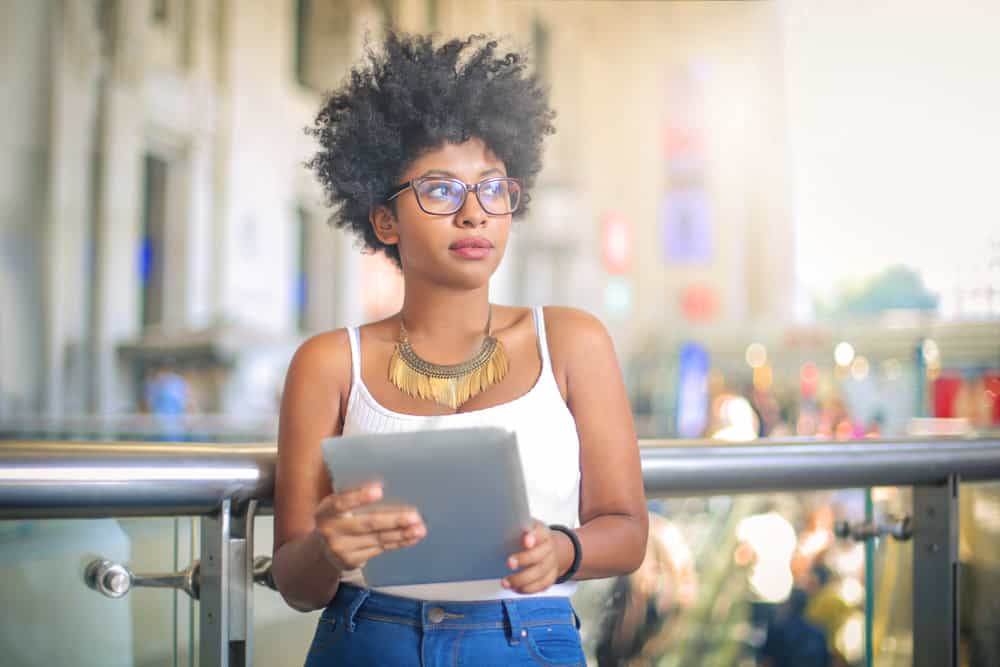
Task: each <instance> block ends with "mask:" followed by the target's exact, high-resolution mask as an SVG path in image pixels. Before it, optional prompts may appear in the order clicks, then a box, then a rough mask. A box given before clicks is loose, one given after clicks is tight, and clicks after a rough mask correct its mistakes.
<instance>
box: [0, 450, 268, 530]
mask: <svg viewBox="0 0 1000 667" xmlns="http://www.w3.org/2000/svg"><path fill="white" fill-rule="evenodd" d="M275 455H276V450H275V447H274V445H273V444H261V445H229V444H218V443H212V444H191V443H151V442H103V443H98V442H44V441H43V442H25V441H15V442H0V519H14V518H23V519H26V518H97V517H121V516H199V515H204V514H208V513H210V512H214V511H216V510H217V509H218V508H219V507H220V506H221V504H222V500H223V499H224V498H231V499H233V501H234V502H235V503H237V504H238V503H240V502H241V501H243V500H247V499H251V498H259V499H262V500H265V501H266V502H267V503H270V501H271V497H272V495H273V493H274V462H275Z"/></svg>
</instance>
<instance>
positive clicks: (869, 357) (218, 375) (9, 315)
mask: <svg viewBox="0 0 1000 667" xmlns="http://www.w3.org/2000/svg"><path fill="white" fill-rule="evenodd" d="M998 25H1000V4H997V3H988V2H978V1H974V0H964V1H962V0H960V1H957V2H950V3H947V4H945V3H941V2H930V1H927V2H913V1H912V0H910V1H903V0H881V1H879V2H862V1H860V0H843V1H841V2H835V3H831V2H822V1H820V0H758V1H746V2H735V1H734V2H694V1H690V2H688V1H686V2H667V1H664V2H605V1H597V0H595V1H592V2H568V1H567V2H529V1H523V2H520V1H513V0H246V1H245V2H244V1H241V2H236V1H233V0H218V1H213V0H63V1H58V0H45V1H42V0H40V1H37V2H36V1H32V0H0V31H2V40H0V44H2V46H0V48H2V50H3V59H2V62H0V71H2V77H0V91H2V92H0V98H2V99H3V104H2V106H0V117H2V118H3V119H4V122H2V123H0V144H2V146H3V150H2V151H0V435H6V436H7V437H11V436H15V437H40V438H43V437H60V438H66V437H69V438H79V439H87V438H101V437H104V438H107V437H115V438H123V439H124V438H132V439H144V438H145V439H166V440H173V441H176V440H185V439H187V440H206V439H212V440H218V441H240V440H247V439H252V438H258V439H268V438H273V436H274V433H275V430H276V415H277V405H278V400H279V396H280V391H281V385H282V381H283V377H284V372H285V369H286V366H287V363H288V361H289V359H290V357H291V354H292V352H293V351H294V349H295V347H296V346H297V345H298V344H299V343H301V342H302V341H303V340H304V339H305V338H306V337H308V336H309V335H310V334H313V333H316V332H319V331H322V330H326V329H330V328H335V327H341V326H344V325H349V324H360V323H362V322H364V321H367V320H370V319H372V318H378V317H382V316H385V315H387V314H389V313H392V312H394V311H395V310H396V309H397V308H398V306H399V304H400V302H401V295H402V291H401V290H402V284H401V278H400V276H399V274H398V272H397V271H396V270H395V269H394V268H393V267H392V266H391V265H390V264H389V263H388V262H387V261H385V260H384V259H383V258H382V257H381V256H373V255H366V254H363V253H362V252H361V251H360V250H359V248H358V245H357V243H356V242H355V240H354V239H353V238H351V237H348V236H346V235H345V234H343V233H342V232H340V231H338V230H335V229H333V228H331V227H330V226H329V224H328V221H329V218H330V211H328V210H327V209H326V208H325V207H324V205H323V195H322V193H321V192H320V191H319V189H318V187H317V185H316V183H315V182H314V181H313V180H312V178H311V175H310V173H309V172H308V171H307V170H306V169H305V167H304V166H303V163H304V162H305V161H306V160H307V159H309V157H310V156H311V154H312V153H313V152H314V150H315V147H314V145H313V143H312V140H311V138H310V137H308V136H307V135H306V134H305V133H304V131H303V128H305V127H306V126H307V125H309V124H310V122H311V120H312V118H313V116H314V115H315V113H316V112H317V110H318V108H319V105H320V103H321V100H322V98H323V94H324V91H327V90H329V89H331V88H333V87H335V86H337V85H338V84H339V83H340V82H341V81H343V79H344V77H345V76H346V75H347V73H348V72H349V69H350V67H351V65H352V64H353V63H355V62H357V61H358V60H359V59H360V58H361V57H362V56H363V49H364V44H365V40H366V36H367V38H369V39H370V40H372V41H373V42H377V41H378V39H379V35H380V34H381V32H382V31H383V30H385V29H386V28H387V27H390V26H391V27H395V28H398V29H402V30H405V31H413V32H436V33H439V34H441V35H442V36H461V35H466V34H469V33H472V32H489V33H494V34H496V35H497V36H499V37H501V38H502V39H503V40H504V41H505V42H506V43H507V44H508V45H509V46H510V47H511V48H517V49H519V50H522V51H525V52H527V53H528V54H529V55H530V56H531V58H532V61H533V66H534V68H535V70H536V72H537V73H538V75H539V76H540V77H541V79H542V80H543V81H544V82H545V85H546V86H547V87H548V88H549V90H550V94H551V103H552V105H553V106H554V107H555V109H556V110H557V112H558V118H557V121H556V124H557V128H558V131H557V134H556V135H554V136H553V137H551V138H550V139H549V141H548V144H547V150H546V156H545V169H544V171H543V173H542V175H541V177H540V179H539V182H538V184H537V186H536V188H535V189H534V191H532V193H531V195H532V198H533V200H534V205H533V208H532V211H531V213H530V215H529V217H527V218H525V219H523V220H522V221H520V222H518V223H517V224H516V225H515V231H514V235H513V240H512V242H511V245H510V247H509V250H508V256H507V257H506V258H505V260H504V264H503V265H502V267H501V270H500V271H499V273H498V274H497V276H496V277H495V279H494V281H493V283H492V285H491V290H492V298H493V299H494V300H495V301H498V302H501V303H510V304H519V305H536V304H564V305H570V306H576V307H580V308H584V309H587V310H589V311H591V312H593V313H595V314H596V315H598V316H599V317H600V318H601V319H602V320H603V321H604V322H605V324H606V325H607V326H608V328H609V329H610V331H611V332H612V335H613V337H614V339H615V342H616V346H617V350H618V353H619V357H620V361H621V364H622V367H623V370H624V372H625V376H626V382H627V385H628V388H629V392H630V396H631V400H632V405H633V409H634V412H635V416H636V421H637V425H638V429H639V434H640V437H642V438H703V437H715V438H718V439H722V440H727V441H746V440H753V439H755V438H759V437H802V438H814V437H818V438H832V439H836V440H850V439H855V438H862V437H871V436H902V435H914V434H931V435H947V434H961V433H973V432H978V433H988V432H990V431H993V430H996V429H997V428H998V427H1000V198H998V197H997V196H996V193H997V185H996V183H995V179H996V173H997V170H996V168H995V162H996V156H997V155H1000V129H998V125H997V122H996V119H997V118H1000V85H998V83H1000V46H998V44H1000V43H998V42H997V41H996V39H995V32H996V26H998ZM897 491H898V490H896V489H885V490H876V491H875V492H874V493H873V494H869V497H868V499H867V500H868V502H869V503H871V502H874V503H876V504H878V503H880V502H881V503H886V504H887V505H886V506H887V507H888V506H891V505H892V504H893V503H898V502H904V503H905V498H902V497H901V495H902V494H900V493H899V492H897ZM996 496H997V494H995V493H992V494H991V493H988V492H986V491H984V492H983V494H982V495H981V499H980V501H979V502H980V504H979V505H977V506H976V507H972V506H971V505H970V506H969V508H968V511H969V512H978V514H975V516H976V517H977V518H978V519H977V521H978V522H977V523H976V525H977V526H979V529H980V531H985V532H980V533H977V534H976V535H978V537H977V536H976V535H972V536H971V537H969V541H967V555H968V557H969V558H970V559H972V558H973V556H972V555H971V554H980V555H981V557H982V558H985V559H987V560H991V559H993V560H995V558H996V557H995V555H993V554H992V553H991V552H992V551H994V549H976V548H974V547H975V545H976V544H978V543H980V542H978V541H979V540H982V542H981V543H982V544H989V543H990V542H989V541H988V540H992V539H995V538H996V537H997V536H998V535H1000V521H998V520H997V519H996V517H1000V503H998V502H997V500H996ZM864 504H865V495H864V493H862V492H850V491H843V492H837V493H835V494H834V493H830V494H819V493H816V494H808V495H807V496H774V495H772V496H768V497H766V498H765V497H756V496H755V497H752V498H750V497H740V498H714V499H700V500H686V501H681V500H677V501H669V502H668V501H662V502H651V511H653V512H654V515H655V516H656V517H657V520H656V521H654V529H655V530H656V531H658V532H657V533H656V535H657V536H658V537H657V538H656V539H655V540H652V541H651V544H652V545H655V549H654V547H653V546H651V549H654V552H651V555H650V558H649V559H647V563H654V564H658V565H655V566H652V569H648V568H645V569H644V570H640V574H638V575H636V576H637V577H639V578H638V579H633V580H631V581H632V583H631V584H629V583H628V581H626V580H623V581H624V583H623V581H618V582H607V586H608V587H607V588H604V589H600V588H593V587H592V588H591V589H586V588H585V587H584V588H583V589H582V591H581V601H580V604H581V605H584V606H585V605H586V604H587V602H586V600H587V596H588V595H590V596H591V599H592V600H593V601H594V602H593V605H594V607H595V608H597V607H601V608H605V607H607V606H608V605H611V606H614V605H612V604H611V603H610V602H608V601H609V600H617V601H618V602H615V603H614V604H618V605H619V607H617V608H616V609H617V611H615V614H617V615H612V616H609V617H608V618H619V619H624V618H625V617H626V616H625V610H626V609H627V608H628V604H631V602H628V601H635V600H640V602H636V603H635V604H638V605H639V607H636V609H637V610H638V611H635V612H634V614H633V616H631V617H628V618H630V619H631V621H629V622H631V623H633V625H631V626H629V625H627V623H626V622H625V621H624V620H623V621H621V622H620V623H619V625H617V626H616V625H614V623H618V622H619V621H611V620H608V621H606V622H604V625H603V626H602V625H601V624H600V623H596V622H595V623H594V624H592V627H594V628H595V629H594V630H593V631H592V632H593V633H594V634H592V635H591V636H590V639H591V644H590V645H589V646H590V649H589V650H591V652H592V653H593V654H594V656H596V655H597V653H599V652H600V651H601V650H603V651H604V652H605V661H604V662H601V663H600V664H601V665H605V664H625V663H626V662H627V661H628V660H646V662H641V661H640V662H637V663H636V664H653V663H652V662H650V661H651V660H653V658H650V657H649V656H652V655H656V656H661V657H660V658H657V660H660V662H656V663H655V664H664V665H684V664H698V665H702V664H704V665H707V664H719V665H731V664H732V665H743V664H755V663H754V661H755V660H758V659H760V660H763V659H764V658H763V657H762V655H761V651H762V650H763V648H762V647H763V646H764V642H765V636H766V633H764V634H762V633H763V632H764V631H763V628H765V627H766V626H767V623H768V622H769V621H768V618H769V617H768V614H769V613H771V612H767V611H766V609H768V608H770V609H772V611H773V610H774V609H777V608H779V606H780V605H788V604H791V603H793V602H794V601H795V596H794V595H792V592H793V588H794V589H795V590H804V591H807V592H808V593H809V595H810V596H812V597H811V598H810V603H815V599H816V597H817V595H818V592H819V591H827V592H830V591H835V592H836V595H834V596H833V598H835V599H836V600H839V602H831V601H830V599H828V598H829V596H828V598H823V597H821V596H820V598H819V599H820V603H822V604H821V605H820V606H821V609H820V610H819V611H816V608H815V605H814V607H813V610H812V612H811V613H813V614H814V615H815V616H816V618H818V619H820V620H817V621H816V623H817V624H820V625H822V623H823V622H826V623H828V625H829V628H828V630H829V632H828V633H827V634H828V638H829V641H830V645H831V647H834V644H835V641H839V642H840V644H839V645H838V646H839V648H837V649H836V651H835V655H836V656H838V659H839V660H841V661H842V662H843V664H862V663H861V662H859V661H863V660H864V659H865V655H864V650H863V644H864V641H863V637H869V639H872V637H871V636H869V635H871V634H872V633H881V634H876V636H874V640H875V642H876V644H877V646H876V648H878V649H879V650H881V655H882V656H883V660H884V661H889V662H883V663H880V664H894V663H892V662H891V661H890V658H889V657H886V656H890V655H897V654H898V655H901V656H903V658H901V659H903V660H904V661H905V659H906V657H907V654H906V638H905V637H903V638H899V637H897V636H896V635H894V634H893V628H892V621H891V619H892V617H893V615H892V613H889V612H887V615H886V616H885V617H884V618H883V621H884V622H883V625H882V627H881V628H879V625H878V621H877V618H876V621H875V622H874V623H873V621H872V620H871V614H869V618H868V621H867V626H866V625H865V623H866V622H865V619H864V617H863V616H861V615H859V614H860V610H861V608H862V607H863V604H862V602H861V601H862V600H863V598H864V596H865V589H864V584H865V581H864V570H865V560H864V554H863V552H862V551H859V549H862V547H861V545H853V546H837V545H836V544H834V540H833V534H832V525H833V517H834V515H836V516H837V517H838V518H842V517H844V516H848V517H849V516H859V515H863V513H864ZM977 508H978V509H977ZM984 508H985V509H984ZM983 517H987V518H989V520H988V521H987V520H986V519H983ZM990 517H992V518H990ZM963 530H964V527H963ZM192 534H193V533H192ZM762 535H763V536H764V537H761V536H762ZM776 535H785V536H786V537H787V539H785V538H781V539H778V538H776V537H775V536H776ZM191 539H193V538H191ZM720 540H722V541H721V542H720ZM810 540H811V541H810ZM174 544H175V547H176V537H175V543H174ZM720 544H721V545H722V548H720ZM993 544H995V542H994V543H993ZM890 547H891V543H887V544H886V548H890ZM719 554H721V556H719ZM980 555H977V556H975V558H980ZM765 556H767V557H766V558H765ZM713 558H715V560H712V559H713ZM768 558H770V559H774V561H775V562H778V563H779V564H780V566H779V567H778V570H777V571H776V572H777V574H775V575H774V576H773V577H770V578H768V577H767V576H764V575H763V574H761V573H760V572H756V570H754V568H756V567H757V565H759V564H760V563H761V562H764V561H767V560H768ZM893 558H896V556H893ZM899 558H904V557H903V556H899ZM904 560H905V558H904ZM880 562H881V561H880ZM886 562H890V564H891V568H896V567H897V565H898V564H893V563H896V561H895V560H892V559H890V560H889V561H886ZM790 563H791V565H789V564H790ZM880 567H881V566H880ZM898 567H899V568H904V567H905V564H904V565H898ZM647 569H648V572H646V575H642V574H641V573H642V572H644V571H646V570H647ZM986 570H988V571H989V572H996V571H997V566H996V564H995V563H989V564H988V567H986ZM887 571H896V570H895V569H890V570H887ZM898 571H899V572H904V570H903V569H899V570H898ZM643 576H645V577H646V578H645V579H642V577H643ZM984 576H985V575H984ZM989 576H995V575H992V574H990V575H989ZM755 577H757V578H756V579H755ZM900 577H903V578H905V575H904V574H900ZM642 582H645V583H642ZM615 586H617V587H618V588H615ZM831 586H832V587H833V588H830V587H831ZM887 586H888V587H887V588H886V591H885V596H887V597H886V599H887V600H892V599H895V598H893V596H894V595H896V593H895V589H894V588H892V586H889V585H887ZM630 587H631V588H630ZM643 587H645V588H643ZM588 590H589V591H590V592H589V593H588ZM635 590H643V591H646V593H644V594H643V595H644V597H643V596H638V597H637V596H636V595H635V594H634V591H635ZM629 591H633V593H629ZM727 591H728V593H726V595H728V596H729V597H726V596H723V595H722V593H723V592H727ZM616 596H617V597H616ZM630 596H631V597H630ZM720 596H722V597H720ZM737 598H738V599H740V600H744V599H745V600H747V601H749V604H747V605H735V604H733V599H737ZM650 600H652V601H650ZM647 602H648V609H647V608H646V607H643V606H642V605H645V604H647ZM820 603H816V604H820ZM896 603H897V604H900V605H903V607H898V608H899V609H901V608H905V604H906V601H905V600H902V601H900V600H896ZM823 604H825V605H826V606H825V607H823V606H822V605H823ZM886 604H888V602H887V603H886ZM277 605H278V606H280V602H278V603H277ZM602 605H603V606H602ZM657 605H659V606H657ZM754 605H758V606H754ZM759 605H764V607H760V606H759ZM767 605H770V607H767ZM838 605H839V606H838ZM277 608H278V607H275V609H277ZM782 608H784V607H782ZM760 609H765V611H760ZM889 609H892V607H889ZM869 611H870V610H869ZM647 612H648V613H647ZM682 612H683V613H682ZM275 613H276V614H277V613H278V612H275ZM595 613H596V612H595ZM824 614H825V615H826V616H824ZM983 618H984V619H985V618H986V617H985V616H984V617H983ZM823 619H825V620H823ZM831 619H832V620H831ZM173 622H174V623H175V632H176V623H177V622H178V621H177V619H176V617H175V618H174V621H173ZM984 622H985V621H984ZM623 624H624V625H623ZM852 624H853V625H852ZM904 625H905V624H904ZM601 627H603V630H600V632H598V629H599V628H601ZM706 627H711V628H713V632H714V634H712V633H709V632H707V630H706V629H705V628H706ZM616 628H617V629H616ZM622 628H625V629H624V630H623V629H622ZM310 631H311V630H310ZM615 632H618V633H619V634H618V635H615ZM623 633H624V634H623ZM834 635H836V639H835V637H834ZM615 636H618V637H619V639H618V640H617V641H618V643H617V644H615V642H614V641H612V639H611V638H613V637H615ZM970 636H971V635H970ZM983 636H984V637H985V636H987V635H983ZM621 637H630V638H631V639H630V641H631V642H632V644H629V642H626V641H625V640H623V639H621ZM636 638H639V639H636ZM882 640H884V641H882ZM889 640H891V641H889ZM970 641H972V640H970ZM601 642H604V643H603V644H602V643H601ZM623 642H624V643H623ZM657 642H659V644H657ZM972 643H974V642H972ZM987 643H988V644H989V647H988V650H991V651H996V647H995V644H996V641H995V640H993V641H992V643H990V641H987ZM626 644H627V645H626ZM602 647H603V648H602ZM609 647H610V648H609ZM650 647H653V648H650ZM664 647H669V650H667V649H666V648H664ZM967 648H968V647H967ZM833 650H834V649H833V648H831V651H833ZM969 650H972V649H969ZM979 650H980V653H979V654H978V655H981V656H986V657H982V658H975V656H973V658H972V664H983V665H986V664H1000V658H998V659H997V661H996V662H994V661H993V658H995V657H996V656H998V655H1000V653H996V652H994V653H982V651H985V650H987V649H986V648H983V649H979ZM608 651H612V653H611V654H609V653H608ZM615 651H617V653H614V652H615ZM644 652H645V653H644ZM608 655H612V656H613V657H612V658H608V657H607V656H608ZM643 655H645V656H646V657H645V658H637V657H636V656H643ZM614 656H617V657H614ZM663 656H666V657H663ZM175 658H176V654H175ZM596 659H597V658H596V657H595V660H596ZM977 659H980V660H981V662H978V663H977V662H976V660H977ZM611 660H616V661H617V662H613V661H611ZM748 661H749V662H748ZM25 664H28V663H25ZM149 664H158V663H155V661H153V662H150V663H149ZM264 664H278V663H271V662H266V661H265V663H264ZM595 664H597V663H596V662H595ZM800 664H801V665H803V667H807V665H806V663H800ZM901 664H902V663H901Z"/></svg>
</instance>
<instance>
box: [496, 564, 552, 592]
mask: <svg viewBox="0 0 1000 667" xmlns="http://www.w3.org/2000/svg"><path fill="white" fill-rule="evenodd" d="M555 580H556V573H555V568H553V567H552V566H551V565H549V564H547V563H543V564H541V565H536V566H534V567H529V568H527V569H524V570H521V571H520V572H518V573H517V574H513V575H511V576H509V577H506V578H505V579H504V581H506V582H507V584H506V587H507V588H510V589H511V590H514V591H517V592H518V593H526V592H532V593H537V592H538V591H543V590H545V589H546V588H548V587H549V586H551V585H552V584H553V583H555Z"/></svg>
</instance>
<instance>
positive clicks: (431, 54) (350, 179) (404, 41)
mask: <svg viewBox="0 0 1000 667" xmlns="http://www.w3.org/2000/svg"><path fill="white" fill-rule="evenodd" d="M497 49H498V43H497V41H496V40H494V39H491V38H489V37H487V36H485V35H473V36H471V37H469V38H468V39H464V40H461V39H452V40H449V41H447V42H445V43H444V44H441V45H439V46H436V45H435V44H434V40H433V38H432V37H430V36H425V35H406V34H402V33H397V32H393V31H389V32H388V34H387V35H386V37H385V42H384V44H383V48H382V49H381V50H378V51H376V50H374V49H372V48H370V47H369V48H367V49H366V52H367V53H366V55H367V57H366V59H365V61H363V62H362V63H361V64H360V65H358V66H357V67H355V68H354V69H352V70H351V72H350V76H349V78H348V79H347V81H346V82H345V83H344V84H343V85H342V86H341V87H340V88H338V89H336V90H334V91H332V92H330V93H329V94H328V96H327V97H326V99H325V101H324V103H323V106H322V108H321V109H320V111H319V114H318V115H317V116H316V120H315V122H314V125H313V126H312V127H309V128H307V130H306V131H307V132H308V133H309V134H311V135H313V136H314V137H316V138H317V140H318V141H319V144H320V150H319V151H318V152H317V153H316V155H315V156H313V158H312V159H311V160H310V161H309V162H308V163H307V166H308V167H309V168H310V169H312V170H313V171H314V172H315V174H316V177H317V178H318V180H319V182H320V183H321V184H322V186H323V188H324V190H325V192H326V196H327V203H328V204H329V205H330V206H331V207H334V208H335V209H336V210H335V213H334V215H333V217H332V218H331V222H333V224H335V225H336V226H338V227H342V228H348V227H349V228H350V229H351V230H353V232H354V233H355V234H357V235H358V237H360V239H361V241H362V242H363V244H364V245H365V246H367V247H368V248H370V249H371V250H374V251H380V252H383V253H385V254H386V256H388V257H389V258H390V259H392V260H393V261H394V262H395V263H396V265H397V266H398V265H399V250H398V248H397V247H396V246H395V245H390V246H387V245H384V244H383V243H382V242H380V241H379V240H378V238H377V237H376V236H375V233H374V231H373V230H372V228H371V225H370V224H369V221H368V215H369V212H370V210H371V208H372V207H373V206H376V205H378V204H381V203H383V201H384V196H385V194H386V193H387V192H389V191H390V190H391V189H392V188H393V187H394V186H396V185H398V184H399V179H400V177H401V175H402V173H403V172H404V171H405V170H406V168H407V167H408V166H409V165H410V164H411V163H412V162H413V160H415V159H417V158H418V157H420V156H421V155H422V154H424V153H426V152H428V151H432V150H435V149H437V148H439V147H441V146H443V145H445V144H448V143H454V144H459V143H463V142H464V141H466V140H468V139H470V138H472V137H477V138H479V139H481V140H482V141H483V143H485V144H486V146H487V147H488V148H489V149H490V150H491V151H492V152H493V153H494V154H495V155H496V156H497V157H498V158H499V159H501V160H503V162H504V164H505V165H506V167H507V173H508V174H509V175H511V176H514V177H516V178H519V179H520V180H521V182H522V184H523V186H524V189H525V190H528V189H529V188H530V187H531V185H532V183H533V182H534V180H535V178H536V176H537V175H538V172H539V171H540V170H541V167H542V140H543V137H544V136H545V135H547V134H552V133H553V132H554V131H555V128H554V126H553V125H552V120H553V119H554V118H555V112H554V111H552V109H551V108H550V107H549V105H548V101H547V95H546V94H545V91H544V90H542V88H541V86H540V84H539V82H538V79H537V78H536V77H535V75H533V74H531V73H530V72H529V71H528V67H527V62H526V59H525V57H524V56H523V55H521V54H518V53H507V54H505V55H503V56H499V55H498V54H497ZM528 199H529V198H528V197H527V196H525V197H524V198H523V199H522V203H521V206H520V207H519V208H518V210H517V211H516V212H515V216H521V215H524V213H525V211H526V209H527V206H526V204H527V200H528Z"/></svg>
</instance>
